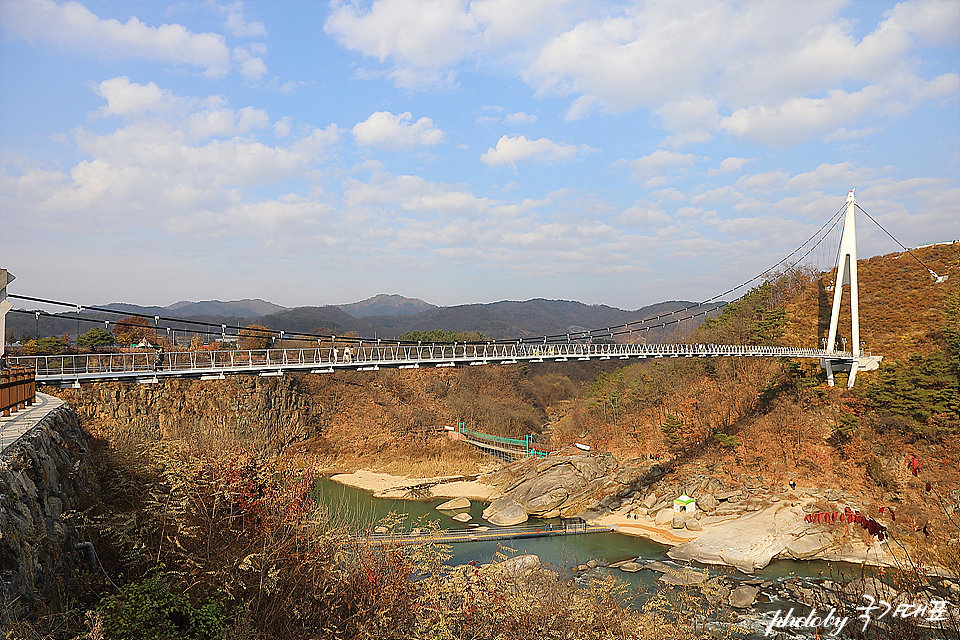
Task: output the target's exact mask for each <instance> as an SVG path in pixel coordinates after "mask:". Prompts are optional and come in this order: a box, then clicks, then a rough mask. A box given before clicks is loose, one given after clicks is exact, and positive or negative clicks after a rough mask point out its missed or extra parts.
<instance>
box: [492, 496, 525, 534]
mask: <svg viewBox="0 0 960 640" xmlns="http://www.w3.org/2000/svg"><path fill="white" fill-rule="evenodd" d="M483 517H484V519H485V520H486V521H487V522H489V523H490V524H493V525H496V526H498V527H510V526H513V525H515V524H523V523H524V522H526V521H527V512H526V511H525V510H524V508H523V507H522V506H521V505H520V503H519V502H517V501H516V500H514V499H513V498H510V497H508V496H500V497H499V498H497V499H496V500H494V501H493V502H492V503H490V506H489V507H487V508H486V509H484V510H483Z"/></svg>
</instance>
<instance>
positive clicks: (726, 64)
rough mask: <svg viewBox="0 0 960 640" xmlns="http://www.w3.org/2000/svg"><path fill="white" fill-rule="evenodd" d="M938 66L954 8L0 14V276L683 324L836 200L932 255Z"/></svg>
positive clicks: (944, 75) (276, 5)
mask: <svg viewBox="0 0 960 640" xmlns="http://www.w3.org/2000/svg"><path fill="white" fill-rule="evenodd" d="M958 67H960V2H958V1H957V0H936V1H932V2H901V3H893V2H841V1H834V0H819V1H817V2H795V1H792V0H787V1H782V2H763V1H756V2H742V3H735V2H725V1H720V0H696V1H692V2H676V1H672V0H671V1H664V2H639V3H631V2H559V1H557V0H543V1H541V0H524V1H522V2H500V1H497V0H481V1H476V2H457V1H449V0H419V1H416V2H412V1H407V2H401V1H398V0H377V1H375V2H357V3H353V2H332V3H329V4H327V3H320V2H307V1H292V0H286V1H285V0H279V1H277V0H274V1H271V2H233V3H224V2H217V1H215V0H208V1H202V2H179V3H164V2H113V1H109V0H100V1H92V0H90V1H84V2H57V1H55V0H26V1H23V0H0V161H2V175H0V180H2V182H0V261H2V264H3V266H4V267H5V268H7V269H9V270H10V271H11V272H13V273H14V274H16V276H17V278H18V279H17V282H16V283H15V284H14V285H12V286H11V292H13V293H21V294H24V295H33V296H40V297H49V298H54V299H59V300H66V301H70V302H78V303H82V304H102V303H108V302H115V301H125V302H133V303H139V304H164V305H165V304H170V303H173V302H175V301H178V300H184V299H187V300H205V299H214V298H215V299H221V300H228V299H237V298H264V299H267V300H270V301H272V302H276V303H278V304H282V305H285V306H300V305H322V304H342V303H348V302H353V301H357V300H361V299H364V298H367V297H369V296H372V295H375V294H377V293H399V294H401V295H405V296H409V297H417V298H422V299H424V300H427V301H428V302H431V303H434V304H440V305H453V304H462V303H470V302H492V301H496V300H505V299H512V300H524V299H529V298H534V297H546V298H560V299H569V300H579V301H582V302H586V303H590V304H610V305H614V306H618V307H621V308H626V309H635V308H638V307H641V306H643V305H646V304H651V303H654V302H658V301H660V300H664V299H686V300H696V299H704V298H708V297H710V296H712V295H714V294H716V293H719V292H721V291H724V290H726V289H728V288H729V287H730V286H732V285H734V284H738V283H740V282H742V281H743V280H744V279H746V278H749V277H750V276H752V275H754V274H756V273H759V272H761V271H763V270H764V269H765V268H766V267H768V266H770V265H772V264H774V263H775V262H777V261H778V260H779V259H780V258H782V257H783V256H784V255H786V254H787V253H789V252H790V251H791V250H793V249H794V248H795V247H796V246H797V245H798V244H800V242H801V241H803V240H804V239H805V238H807V237H808V236H809V235H810V234H811V233H813V231H814V230H815V229H817V228H818V227H819V226H820V225H821V224H822V223H823V222H825V221H826V220H827V219H828V218H829V217H830V216H831V215H832V214H833V213H834V212H835V211H837V210H838V209H839V208H840V207H841V206H843V203H844V200H845V198H846V194H847V191H848V190H849V189H851V188H856V189H857V192H856V193H857V199H858V202H859V203H860V205H861V206H862V207H863V208H864V209H866V210H867V211H868V212H870V213H871V215H873V216H874V217H875V218H877V219H878V220H879V221H880V222H881V223H882V224H883V225H884V226H886V227H887V228H888V229H889V230H890V231H891V232H892V233H893V234H894V235H895V236H896V237H897V238H898V239H899V240H900V241H902V242H903V243H905V244H906V245H908V246H912V245H916V244H921V243H926V242H933V241H940V240H947V239H953V238H957V237H960V184H958V183H960V105H958V102H960V75H958V71H960V69H958ZM858 237H859V241H860V247H859V252H860V255H861V257H864V256H870V255H875V254H878V253H887V252H891V251H894V250H896V249H897V246H896V245H895V244H894V243H893V242H892V241H890V240H889V239H888V238H887V237H886V236H885V235H883V233H882V232H880V231H879V230H877V229H876V228H875V227H872V225H871V223H869V222H868V221H866V220H865V219H862V218H861V219H860V221H859V222H858Z"/></svg>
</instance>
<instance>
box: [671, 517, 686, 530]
mask: <svg viewBox="0 0 960 640" xmlns="http://www.w3.org/2000/svg"><path fill="white" fill-rule="evenodd" d="M685 524H686V522H685V521H684V519H683V514H680V513H678V514H676V515H674V516H673V522H672V524H671V526H672V527H673V528H674V529H683V526H684V525H685Z"/></svg>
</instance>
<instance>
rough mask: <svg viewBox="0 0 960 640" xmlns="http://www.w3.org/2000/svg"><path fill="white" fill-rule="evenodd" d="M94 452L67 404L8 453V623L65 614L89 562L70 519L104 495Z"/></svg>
mask: <svg viewBox="0 0 960 640" xmlns="http://www.w3.org/2000/svg"><path fill="white" fill-rule="evenodd" d="M88 450H89V438H88V436H87V435H86V434H85V433H84V432H83V430H82V429H81V428H80V423H79V421H78V420H77V415H76V414H75V413H74V412H73V410H72V409H71V408H70V407H69V406H68V405H63V406H61V407H60V408H58V409H56V410H54V411H53V412H51V413H50V414H49V415H47V417H45V418H44V419H43V420H41V421H40V423H39V424H37V426H36V427H34V428H33V429H31V430H30V431H28V432H27V433H26V434H24V436H23V437H22V438H20V440H18V441H17V442H16V443H15V444H13V445H11V446H10V447H9V448H8V449H7V450H6V451H5V452H4V453H3V455H2V456H0V627H4V626H6V625H8V624H10V623H11V622H14V621H16V620H21V619H24V618H25V617H28V616H30V615H31V614H36V615H42V614H49V613H56V612H59V611H63V610H64V609H65V608H66V596H65V583H66V580H67V578H68V576H69V575H71V574H75V573H76V572H78V571H80V570H81V568H83V567H86V566H87V564H88V562H87V556H86V554H85V552H84V550H83V549H81V550H80V551H77V550H76V548H75V547H76V545H77V543H79V542H82V540H81V536H80V535H79V533H78V531H77V529H76V526H75V523H74V519H73V518H71V517H70V516H69V513H70V512H71V511H74V510H82V509H85V508H86V507H88V506H89V505H90V504H92V503H93V500H94V497H95V496H96V495H97V492H98V488H97V481H96V477H95V475H94V471H93V468H92V467H91V464H90V462H89V456H87V455H85V454H86V453H87V452H88Z"/></svg>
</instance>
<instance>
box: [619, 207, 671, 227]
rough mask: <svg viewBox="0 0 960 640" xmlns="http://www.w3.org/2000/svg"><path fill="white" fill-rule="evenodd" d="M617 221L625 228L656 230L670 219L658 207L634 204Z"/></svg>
mask: <svg viewBox="0 0 960 640" xmlns="http://www.w3.org/2000/svg"><path fill="white" fill-rule="evenodd" d="M618 221H619V222H620V224H622V225H624V226H625V227H643V228H657V227H662V226H665V225H667V224H668V223H669V222H670V217H669V216H667V214H665V213H664V212H663V210H662V209H661V208H660V207H656V206H649V205H640V204H636V205H633V206H632V207H630V208H629V209H627V210H625V211H624V212H623V213H621V214H620V216H619V218H618Z"/></svg>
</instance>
